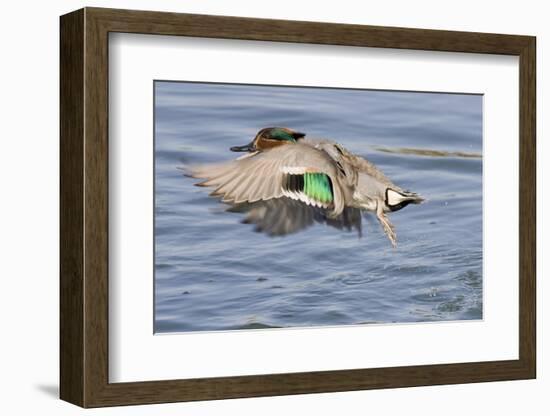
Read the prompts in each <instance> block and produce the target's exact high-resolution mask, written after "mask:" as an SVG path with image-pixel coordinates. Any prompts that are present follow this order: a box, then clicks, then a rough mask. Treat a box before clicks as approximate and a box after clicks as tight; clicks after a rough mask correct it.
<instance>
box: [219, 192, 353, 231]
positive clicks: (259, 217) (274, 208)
mask: <svg viewBox="0 0 550 416" xmlns="http://www.w3.org/2000/svg"><path fill="white" fill-rule="evenodd" d="M228 211H230V212H239V213H245V214H246V216H245V218H244V220H243V222H244V223H245V224H254V225H255V226H256V227H255V229H256V231H258V232H262V233H265V234H268V235H270V236H283V235H287V234H293V233H296V232H298V231H301V230H303V229H305V228H308V227H310V226H311V225H313V224H315V223H320V224H327V225H329V226H331V227H334V228H337V229H339V230H347V231H353V230H357V232H358V234H359V236H361V230H362V215H361V211H360V210H359V209H357V208H350V207H346V208H344V210H343V211H342V213H341V214H339V215H337V216H335V217H329V216H328V215H327V211H326V210H325V209H323V208H319V207H315V206H311V205H306V204H304V203H302V202H300V201H296V200H294V199H290V198H287V197H282V198H278V199H270V200H268V201H258V202H254V203H247V202H245V203H242V204H236V205H232V206H231V207H230V208H228Z"/></svg>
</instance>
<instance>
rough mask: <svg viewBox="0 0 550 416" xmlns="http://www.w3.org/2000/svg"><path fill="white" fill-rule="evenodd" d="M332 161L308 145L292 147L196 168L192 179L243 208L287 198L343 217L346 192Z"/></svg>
mask: <svg viewBox="0 0 550 416" xmlns="http://www.w3.org/2000/svg"><path fill="white" fill-rule="evenodd" d="M338 175H339V172H338V169H337V167H336V165H335V163H334V161H333V160H332V158H331V157H330V156H329V155H328V154H326V152H323V151H322V150H319V149H316V148H314V147H312V146H310V145H307V144H300V143H297V144H291V145H290V144H289V145H284V146H279V147H275V148H273V149H270V150H266V151H262V152H256V153H249V154H247V155H245V156H244V157H241V158H239V159H236V160H232V161H230V162H225V163H219V164H208V165H202V166H195V167H192V168H191V169H190V176H192V177H194V178H200V179H203V181H202V182H200V183H198V184H197V185H198V186H208V187H213V188H214V191H213V192H212V193H211V195H212V196H219V197H221V198H222V201H223V202H228V203H233V204H240V203H244V202H247V203H254V202H258V201H268V200H271V199H277V198H282V197H287V198H290V199H293V200H296V201H300V202H302V203H304V204H306V205H309V206H314V207H318V208H323V209H328V210H330V211H331V212H332V215H333V216H335V215H339V214H340V213H341V212H342V210H343V209H344V196H343V190H342V189H341V187H340V185H339V181H338V180H337V177H338Z"/></svg>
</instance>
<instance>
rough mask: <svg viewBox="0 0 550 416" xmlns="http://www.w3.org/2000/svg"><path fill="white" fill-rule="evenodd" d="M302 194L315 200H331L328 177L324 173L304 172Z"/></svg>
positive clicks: (330, 187) (332, 198)
mask: <svg viewBox="0 0 550 416" xmlns="http://www.w3.org/2000/svg"><path fill="white" fill-rule="evenodd" d="M303 192H304V194H306V195H307V196H308V197H310V198H311V199H313V200H315V201H319V202H327V203H328V202H333V200H334V197H333V194H332V186H331V182H330V178H329V177H328V176H327V175H325V174H324V173H305V174H304V191H303Z"/></svg>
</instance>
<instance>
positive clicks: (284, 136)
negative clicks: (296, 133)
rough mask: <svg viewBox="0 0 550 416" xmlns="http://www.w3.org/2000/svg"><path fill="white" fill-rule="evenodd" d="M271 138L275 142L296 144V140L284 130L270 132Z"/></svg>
mask: <svg viewBox="0 0 550 416" xmlns="http://www.w3.org/2000/svg"><path fill="white" fill-rule="evenodd" d="M269 138H270V139H275V140H286V141H289V142H296V139H295V138H294V137H293V136H292V134H290V133H288V132H286V131H284V130H282V129H271V131H270V132H269Z"/></svg>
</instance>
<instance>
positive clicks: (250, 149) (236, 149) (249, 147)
mask: <svg viewBox="0 0 550 416" xmlns="http://www.w3.org/2000/svg"><path fill="white" fill-rule="evenodd" d="M229 150H231V151H232V152H254V151H255V150H256V149H255V147H254V141H252V142H250V143H248V144H245V145H244V146H233V147H231V148H230V149H229Z"/></svg>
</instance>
